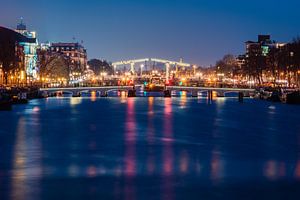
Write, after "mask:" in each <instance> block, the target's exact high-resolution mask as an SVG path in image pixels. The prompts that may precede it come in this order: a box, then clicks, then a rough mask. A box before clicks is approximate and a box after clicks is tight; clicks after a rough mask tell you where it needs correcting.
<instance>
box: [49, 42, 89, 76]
mask: <svg viewBox="0 0 300 200" xmlns="http://www.w3.org/2000/svg"><path fill="white" fill-rule="evenodd" d="M50 52H52V53H62V54H64V55H65V56H67V57H69V58H70V70H71V72H78V73H82V72H83V71H84V70H85V69H86V67H87V53H86V49H85V48H84V47H83V46H82V45H81V44H79V43H52V44H51V46H50Z"/></svg>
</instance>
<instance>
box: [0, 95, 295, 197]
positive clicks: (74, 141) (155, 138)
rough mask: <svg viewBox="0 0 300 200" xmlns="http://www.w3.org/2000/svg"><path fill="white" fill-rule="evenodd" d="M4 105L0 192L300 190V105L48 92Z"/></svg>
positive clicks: (240, 193)
mask: <svg viewBox="0 0 300 200" xmlns="http://www.w3.org/2000/svg"><path fill="white" fill-rule="evenodd" d="M13 110H14V111H13V112H0V123H1V124H0V199H1V200H6V199H12V200H21V199H22V200H23V199H26V200H44V199H76V200H77V199H126V200H137V199H141V200H148V199H149V200H155V199H163V200H175V199H178V200H181V199H183V200H186V199H187V200H188V199H197V200H198V199H207V200H210V199H299V195H300V184H299V183H300V118H299V114H300V106H290V105H284V104H274V103H269V102H265V101H259V100H254V99H246V100H245V102H244V103H242V104H241V103H238V102H237V99H235V98H226V99H225V98H219V99H217V100H214V101H208V100H207V99H197V98H187V97H185V96H183V97H177V98H172V99H164V98H160V97H158V98H153V97H149V98H94V97H93V98H88V97H87V98H48V99H42V100H32V101H30V103H29V104H27V105H18V106H15V107H14V109H13Z"/></svg>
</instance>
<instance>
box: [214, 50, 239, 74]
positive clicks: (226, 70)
mask: <svg viewBox="0 0 300 200" xmlns="http://www.w3.org/2000/svg"><path fill="white" fill-rule="evenodd" d="M237 68H238V64H237V61H236V58H235V56H233V55H231V54H227V55H225V56H224V57H223V59H222V60H219V61H217V63H216V70H217V73H219V74H224V75H225V76H227V77H232V76H233V75H234V72H235V71H236V69H237Z"/></svg>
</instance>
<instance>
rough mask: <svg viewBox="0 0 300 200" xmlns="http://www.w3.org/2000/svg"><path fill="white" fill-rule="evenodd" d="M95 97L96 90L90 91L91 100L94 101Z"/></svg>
mask: <svg viewBox="0 0 300 200" xmlns="http://www.w3.org/2000/svg"><path fill="white" fill-rule="evenodd" d="M96 99H97V92H96V91H92V92H91V100H92V101H96Z"/></svg>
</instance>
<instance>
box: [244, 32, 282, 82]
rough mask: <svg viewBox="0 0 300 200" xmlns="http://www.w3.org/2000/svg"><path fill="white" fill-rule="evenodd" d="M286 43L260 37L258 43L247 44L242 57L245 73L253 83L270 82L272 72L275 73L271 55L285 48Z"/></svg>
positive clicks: (250, 42) (267, 37)
mask: <svg viewBox="0 0 300 200" xmlns="http://www.w3.org/2000/svg"><path fill="white" fill-rule="evenodd" d="M285 45H286V43H278V42H275V41H273V40H271V36H270V35H258V39H257V41H247V42H246V54H245V55H244V57H241V60H240V62H241V64H242V65H243V66H244V67H245V70H243V71H244V72H246V74H247V76H248V78H249V79H248V80H249V81H250V80H251V82H255V83H259V84H263V83H264V82H270V80H269V78H270V77H271V76H270V72H271V71H273V70H272V68H270V67H269V66H270V65H268V64H270V57H271V53H274V52H276V51H277V50H279V49H281V48H283V47H285Z"/></svg>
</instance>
